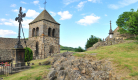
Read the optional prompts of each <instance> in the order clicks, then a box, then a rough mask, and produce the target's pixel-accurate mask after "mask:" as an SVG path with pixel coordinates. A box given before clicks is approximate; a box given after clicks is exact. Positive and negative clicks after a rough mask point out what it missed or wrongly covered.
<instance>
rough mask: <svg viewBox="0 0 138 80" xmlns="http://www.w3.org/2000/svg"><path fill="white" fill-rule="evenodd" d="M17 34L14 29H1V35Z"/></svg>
mask: <svg viewBox="0 0 138 80" xmlns="http://www.w3.org/2000/svg"><path fill="white" fill-rule="evenodd" d="M15 34H17V33H16V32H14V31H12V30H3V29H0V36H2V37H5V36H10V35H15Z"/></svg>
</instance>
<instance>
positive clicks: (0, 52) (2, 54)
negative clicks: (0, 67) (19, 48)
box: [0, 49, 12, 61]
mask: <svg viewBox="0 0 138 80" xmlns="http://www.w3.org/2000/svg"><path fill="white" fill-rule="evenodd" d="M11 51H12V50H11V49H0V58H1V59H0V61H5V60H11V59H12V57H11Z"/></svg>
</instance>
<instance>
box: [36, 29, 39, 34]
mask: <svg viewBox="0 0 138 80" xmlns="http://www.w3.org/2000/svg"><path fill="white" fill-rule="evenodd" d="M36 36H39V28H38V27H37V28H36Z"/></svg>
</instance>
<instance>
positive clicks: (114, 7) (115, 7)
mask: <svg viewBox="0 0 138 80" xmlns="http://www.w3.org/2000/svg"><path fill="white" fill-rule="evenodd" d="M108 7H109V8H112V9H118V8H119V6H118V5H115V4H110V5H108Z"/></svg>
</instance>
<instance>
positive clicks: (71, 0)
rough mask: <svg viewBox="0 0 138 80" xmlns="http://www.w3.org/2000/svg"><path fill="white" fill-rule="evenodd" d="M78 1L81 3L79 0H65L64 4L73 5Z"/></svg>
mask: <svg viewBox="0 0 138 80" xmlns="http://www.w3.org/2000/svg"><path fill="white" fill-rule="evenodd" d="M77 1H79V0H63V3H64V4H65V5H69V4H71V3H73V2H77Z"/></svg>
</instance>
